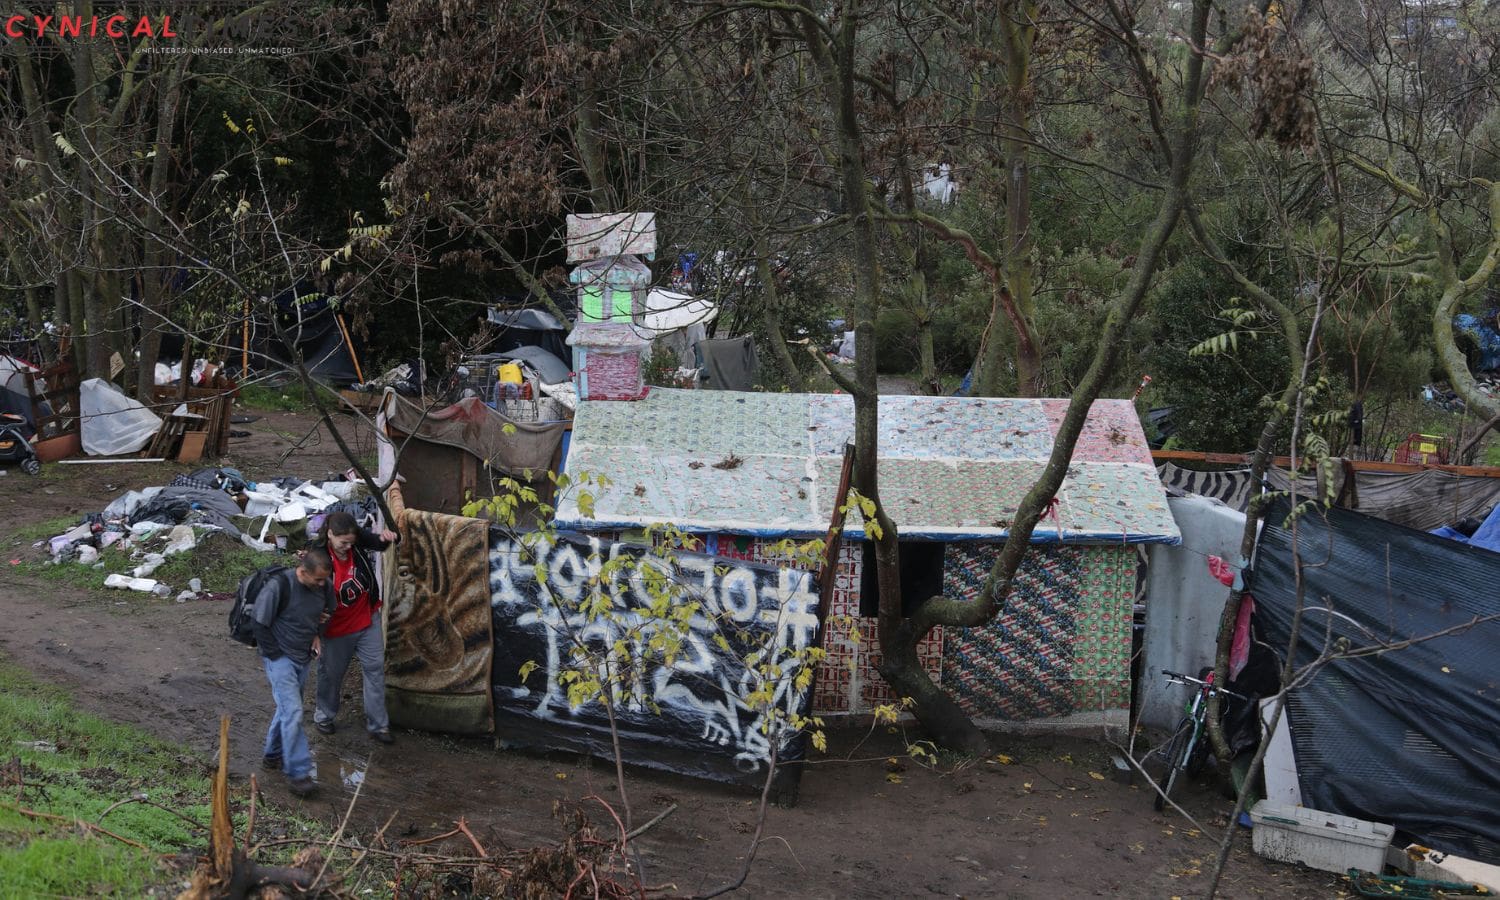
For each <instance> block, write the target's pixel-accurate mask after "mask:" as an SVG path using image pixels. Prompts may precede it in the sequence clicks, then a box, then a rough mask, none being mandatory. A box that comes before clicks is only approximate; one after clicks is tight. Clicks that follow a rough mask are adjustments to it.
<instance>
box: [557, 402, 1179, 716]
mask: <svg viewBox="0 0 1500 900" xmlns="http://www.w3.org/2000/svg"><path fill="white" fill-rule="evenodd" d="M880 404H881V406H880V450H881V459H880V475H881V493H882V498H883V500H884V503H885V506H886V510H887V512H888V513H889V514H890V515H891V517H892V518H893V519H895V521H896V522H897V524H898V525H899V526H900V533H901V537H902V541H903V543H902V548H901V558H902V562H903V567H902V579H903V584H902V587H903V594H904V595H905V596H906V597H910V598H915V597H919V596H927V595H930V594H931V593H935V592H937V591H939V590H941V591H942V592H943V593H945V594H946V595H947V596H950V597H969V598H972V597H974V596H976V595H977V592H978V591H979V589H980V585H981V583H982V581H983V579H984V576H985V574H986V573H987V572H988V570H989V568H990V565H991V564H992V563H993V562H994V560H995V558H996V554H997V553H998V548H999V543H1000V542H1001V541H1003V540H1004V538H1005V537H1006V535H1007V533H1008V529H1009V522H1010V519H1011V517H1012V516H1014V515H1015V510H1016V508H1017V506H1018V505H1019V504H1020V502H1021V498H1022V497H1023V496H1024V494H1025V492H1026V491H1027V490H1028V489H1029V488H1030V487H1031V485H1032V484H1033V483H1034V482H1035V480H1036V478H1037V477H1038V475H1039V474H1040V473H1041V471H1042V469H1043V467H1044V466H1045V464H1046V459H1047V457H1048V455H1049V454H1050V453H1051V450H1052V444H1053V438H1054V436H1055V434H1056V431H1057V427H1058V424H1059V423H1060V422H1061V420H1062V417H1063V414H1064V412H1065V410H1066V408H1067V405H1068V401H1066V400H1020V399H1000V398H954V397H908V396H900V397H897V396H892V397H882V398H881V401H880ZM853 423H854V406H853V401H852V400H851V399H850V398H849V397H847V396H843V395H825V394H769V393H739V392H731V391H682V390H670V389H660V388H657V389H653V390H652V391H651V393H650V394H649V395H648V396H647V397H646V398H645V399H644V400H640V401H637V402H634V403H618V402H601V401H585V402H583V403H581V404H580V406H579V410H578V413H577V416H576V418H575V420H574V423H573V436H572V441H571V445H570V449H569V455H568V460H567V468H568V471H569V472H570V473H574V474H575V475H582V474H587V475H589V476H593V477H599V476H603V477H605V478H607V479H608V480H609V481H610V482H611V484H610V486H609V487H607V488H604V489H602V490H591V492H590V493H591V494H592V504H591V505H590V507H589V508H588V509H587V510H585V509H583V508H581V507H580V506H579V504H578V503H577V502H576V496H564V497H562V498H560V500H559V509H558V513H557V524H558V525H559V526H560V527H562V528H565V529H574V530H577V531H580V532H584V533H588V534H592V535H598V536H602V537H606V538H615V537H622V538H623V539H627V540H628V539H629V537H630V533H631V532H632V531H633V530H635V529H639V528H641V527H643V526H646V525H649V524H653V523H670V524H672V525H675V526H677V527H678V528H682V529H685V530H687V531H690V532H694V533H696V534H698V535H700V536H701V541H702V549H703V550H704V552H706V553H708V554H711V555H716V556H721V557H729V558H735V559H742V560H747V561H758V560H762V559H764V558H766V553H767V548H768V547H769V546H770V545H771V544H773V543H774V542H776V541H777V540H780V539H782V538H798V539H807V538H813V537H818V538H821V537H824V536H825V534H826V532H827V530H828V526H829V522H830V520H831V518H832V515H833V505H834V503H835V500H834V496H835V492H836V489H837V485H838V483H839V476H840V470H841V460H842V455H843V450H844V445H845V443H846V442H847V441H850V440H852V438H853V431H854V427H853ZM850 525H851V527H850V530H849V531H848V532H847V533H846V534H847V536H848V537H849V538H852V539H853V540H850V541H848V542H846V544H845V545H844V547H843V549H842V551H841V553H840V556H839V560H838V568H837V573H836V588H835V591H834V595H833V606H832V614H833V615H834V616H835V617H852V620H853V622H854V623H855V626H856V627H857V629H858V633H859V639H858V640H857V641H856V640H855V638H854V636H853V634H854V632H853V630H852V629H851V627H850V624H849V621H848V620H847V619H843V618H838V619H835V620H834V623H833V624H832V625H831V626H830V627H829V628H828V631H827V634H826V635H825V638H824V644H823V647H824V649H825V650H827V652H828V654H829V660H828V662H827V663H826V664H825V665H824V666H822V667H821V669H820V670H819V672H818V678H817V684H816V688H815V691H816V693H815V697H814V709H815V711H816V712H818V713H819V714H824V715H839V714H855V713H864V712H867V711H869V710H870V709H871V708H872V706H873V705H874V704H877V703H882V702H889V701H891V700H894V699H896V698H894V697H893V696H892V695H891V692H890V690H889V688H887V686H886V685H885V683H884V682H883V681H882V680H881V679H880V676H879V675H878V674H877V672H876V666H877V664H878V662H879V653H880V650H879V645H878V642H877V640H876V637H875V635H876V624H877V623H876V620H875V618H874V616H875V615H876V612H877V609H878V602H877V595H876V587H875V582H874V572H873V568H874V567H873V563H872V557H873V554H871V553H870V545H868V544H867V543H865V542H863V541H862V540H860V539H861V538H863V533H862V532H861V531H860V529H859V526H858V522H857V520H853V519H851V523H850ZM1179 540H1180V537H1179V533H1178V529H1177V525H1176V523H1175V522H1174V521H1173V519H1172V516H1171V513H1170V511H1169V510H1168V507H1167V498H1166V495H1165V494H1164V492H1163V490H1162V487H1161V483H1160V481H1159V480H1158V479H1157V477H1156V472H1155V470H1154V469H1153V467H1152V463H1151V456H1150V452H1149V450H1148V449H1147V446H1146V440H1145V436H1144V434H1143V433H1142V430H1141V426H1140V422H1139V419H1138V418H1137V417H1136V414H1135V410H1134V408H1133V407H1132V405H1131V404H1130V403H1129V402H1128V401H1124V400H1103V401H1099V402H1097V403H1096V404H1095V405H1094V408H1093V411H1092V413H1091V415H1090V417H1089V419H1088V423H1087V425H1086V427H1085V431H1084V434H1083V436H1082V439H1081V440H1080V442H1079V445H1078V448H1077V452H1076V454H1075V456H1074V461H1073V464H1072V465H1071V466H1070V468H1069V476H1068V478H1067V480H1066V481H1065V483H1064V485H1063V488H1062V490H1061V492H1060V493H1059V495H1058V503H1057V506H1056V512H1055V514H1049V515H1048V516H1047V518H1046V519H1044V520H1043V522H1041V523H1040V525H1039V527H1038V528H1037V531H1036V533H1035V534H1034V536H1033V543H1034V545H1035V546H1034V548H1033V549H1032V551H1031V553H1030V554H1029V555H1028V557H1027V559H1026V561H1025V563H1024V564H1023V566H1022V568H1021V571H1020V574H1019V578H1018V580H1017V583H1016V587H1015V590H1014V592H1013V593H1012V595H1011V596H1010V598H1009V599H1008V600H1007V602H1006V605H1005V609H1004V612H1003V613H1002V615H1001V616H1000V617H999V618H997V619H996V620H995V621H993V622H991V623H990V624H987V625H985V626H982V627H979V628H970V629H944V628H939V629H936V630H934V631H933V633H932V634H931V635H930V636H929V637H928V638H927V639H926V640H925V641H924V642H923V644H922V646H921V647H920V648H919V655H920V658H921V660H922V662H923V664H924V665H925V666H926V668H927V671H928V673H929V674H930V675H931V676H932V677H933V678H934V679H936V680H938V681H939V682H940V683H941V684H942V685H943V686H944V687H945V688H946V689H947V690H948V691H949V692H950V693H952V694H953V696H955V697H956V698H957V699H958V700H959V702H960V703H961V704H962V705H963V707H964V709H965V710H966V711H967V712H969V713H970V714H971V715H973V716H975V717H977V718H978V719H979V720H981V721H983V722H985V723H987V724H994V725H1002V726H1007V725H1008V726H1012V727H1034V726H1038V725H1045V726H1048V727H1067V726H1072V725H1099V724H1103V725H1108V726H1118V727H1123V726H1125V724H1126V722H1127V719H1128V714H1129V707H1130V653H1131V612H1132V602H1133V599H1134V596H1135V589H1136V577H1137V562H1136V552H1135V548H1134V547H1132V546H1131V545H1132V544H1136V543H1142V542H1145V543H1176V542H1178V541H1179Z"/></svg>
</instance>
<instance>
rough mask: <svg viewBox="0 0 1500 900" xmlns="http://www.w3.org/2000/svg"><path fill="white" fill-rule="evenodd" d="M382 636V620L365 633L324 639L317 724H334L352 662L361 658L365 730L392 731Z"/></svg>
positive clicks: (319, 673) (315, 715) (319, 674)
mask: <svg viewBox="0 0 1500 900" xmlns="http://www.w3.org/2000/svg"><path fill="white" fill-rule="evenodd" d="M384 644H385V642H384V640H382V635H381V633H380V619H379V618H376V620H375V621H373V622H371V623H370V627H369V628H366V629H365V630H364V631H356V632H355V633H353V634H346V635H341V636H340V637H336V638H324V639H323V652H322V654H320V655H319V656H318V704H317V709H316V710H315V711H314V712H313V721H314V722H332V721H333V720H334V719H336V718H338V714H339V693H340V691H341V689H342V688H343V686H344V673H345V672H347V671H348V670H349V660H350V659H352V658H354V657H355V656H358V657H359V667H360V669H361V672H362V674H363V676H364V677H363V678H362V679H361V681H363V682H364V686H365V691H364V694H365V727H366V728H367V729H369V730H370V731H372V732H375V731H389V730H390V727H391V719H390V717H389V716H388V715H386V712H385V647H384Z"/></svg>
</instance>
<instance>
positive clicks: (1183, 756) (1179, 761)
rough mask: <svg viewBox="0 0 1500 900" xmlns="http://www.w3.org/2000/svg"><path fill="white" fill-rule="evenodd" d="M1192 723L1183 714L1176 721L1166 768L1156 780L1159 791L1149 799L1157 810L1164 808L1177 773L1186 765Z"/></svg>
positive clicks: (1191, 740) (1192, 727) (1168, 750)
mask: <svg viewBox="0 0 1500 900" xmlns="http://www.w3.org/2000/svg"><path fill="white" fill-rule="evenodd" d="M1194 725H1195V723H1194V722H1193V719H1192V717H1190V716H1183V717H1182V721H1181V722H1179V723H1177V732H1176V733H1175V734H1173V735H1172V743H1171V745H1170V746H1169V747H1168V748H1167V770H1166V771H1165V772H1163V773H1162V775H1161V780H1160V781H1158V782H1157V785H1158V786H1160V787H1161V791H1160V792H1159V793H1157V794H1156V796H1155V797H1154V798H1153V799H1152V801H1151V803H1152V806H1153V807H1154V808H1155V809H1156V811H1157V812H1161V811H1162V810H1163V809H1165V808H1166V806H1167V795H1169V794H1171V793H1172V786H1173V785H1175V784H1176V783H1177V775H1178V773H1179V772H1181V771H1182V770H1183V768H1185V767H1186V766H1187V763H1188V760H1187V755H1188V752H1189V747H1188V745H1189V744H1190V743H1192V742H1193V732H1194V730H1195V729H1194Z"/></svg>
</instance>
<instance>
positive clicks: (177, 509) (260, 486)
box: [37, 467, 379, 603]
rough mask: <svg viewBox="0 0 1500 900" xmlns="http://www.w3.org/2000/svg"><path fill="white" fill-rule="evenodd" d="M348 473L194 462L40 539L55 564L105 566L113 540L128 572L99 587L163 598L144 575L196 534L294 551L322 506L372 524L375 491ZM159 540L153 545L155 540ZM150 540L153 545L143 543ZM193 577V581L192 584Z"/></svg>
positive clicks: (317, 522) (322, 514)
mask: <svg viewBox="0 0 1500 900" xmlns="http://www.w3.org/2000/svg"><path fill="white" fill-rule="evenodd" d="M357 479H358V476H357V475H355V473H353V472H352V471H351V472H347V473H345V474H344V475H342V476H330V477H328V478H326V479H322V480H317V481H311V480H305V479H299V478H292V477H285V476H284V477H281V478H277V479H275V480H274V481H262V482H254V481H249V480H247V479H246V478H245V476H244V475H243V474H242V473H241V472H239V470H237V469H232V468H228V467H223V468H206V469H199V470H197V471H195V472H192V473H190V474H189V473H184V474H181V475H178V476H177V477H176V478H174V479H172V482H171V484H168V485H163V486H160V487H148V488H144V489H142V490H138V491H126V492H125V493H124V494H121V495H120V496H119V497H117V498H115V500H114V501H113V502H111V503H110V504H109V505H108V506H106V507H105V508H104V509H103V510H101V511H100V512H97V513H90V514H89V515H87V516H85V517H84V518H83V521H82V522H80V523H79V524H78V525H76V526H75V527H73V528H71V529H69V530H67V531H65V532H63V533H62V534H59V535H57V536H56V537H53V538H51V539H49V540H44V541H38V542H37V546H38V547H43V546H45V547H46V549H47V551H48V553H49V555H50V556H51V562H52V563H53V564H56V565H60V564H63V563H70V562H71V563H76V564H79V565H85V566H92V567H93V568H96V569H103V568H104V567H105V563H104V561H103V560H102V559H101V558H100V554H101V553H102V552H103V551H105V550H107V549H109V548H111V547H113V548H115V549H117V550H120V551H123V552H125V553H127V554H129V557H130V559H131V560H132V561H134V562H137V565H135V566H134V567H133V568H132V569H130V570H129V572H128V574H127V573H125V572H119V573H114V574H111V575H109V576H108V577H107V578H106V579H105V582H104V584H105V587H111V588H122V589H128V590H133V591H141V592H143V593H150V594H155V595H156V596H158V597H163V598H165V597H169V596H171V595H172V588H171V587H170V586H168V585H166V584H163V583H161V582H159V581H157V580H156V579H154V578H152V577H151V575H152V573H153V572H155V571H156V569H157V568H159V567H160V566H161V565H162V563H164V562H166V559H167V557H168V556H172V555H173V554H177V553H184V552H187V551H190V550H192V549H193V548H194V547H196V546H197V545H198V543H199V541H201V540H202V539H203V538H205V537H207V536H208V535H210V534H213V533H215V532H220V533H223V534H224V535H226V536H228V537H229V538H230V539H232V540H237V541H240V542H241V543H243V544H244V545H245V546H247V547H250V548H251V549H254V550H257V551H262V552H272V551H276V550H284V551H290V550H297V549H299V548H300V547H302V546H303V545H304V544H305V543H306V542H307V540H308V539H309V538H311V537H312V536H313V535H315V534H317V532H318V531H319V530H320V529H321V528H322V527H323V521H324V519H326V518H327V516H328V515H329V514H330V513H333V512H336V511H339V510H343V511H346V512H349V513H350V514H352V515H353V516H354V518H355V520H356V521H357V522H359V523H360V524H361V525H365V526H372V525H373V524H374V523H375V521H376V520H377V518H378V516H379V508H378V505H377V504H376V502H375V498H373V497H370V496H368V494H366V493H365V490H364V484H363V482H362V481H359V480H357ZM163 539H164V543H163V544H162V545H161V546H160V547H156V542H157V541H158V540H163ZM152 547H155V549H149V548H152ZM194 582H197V583H194ZM201 591H202V584H201V582H200V581H199V579H196V578H194V579H192V582H190V583H189V585H188V589H187V590H184V591H182V592H181V593H179V594H178V595H177V601H178V602H179V603H181V602H185V601H187V600H191V599H195V598H196V596H197V595H198V593H199V592H201Z"/></svg>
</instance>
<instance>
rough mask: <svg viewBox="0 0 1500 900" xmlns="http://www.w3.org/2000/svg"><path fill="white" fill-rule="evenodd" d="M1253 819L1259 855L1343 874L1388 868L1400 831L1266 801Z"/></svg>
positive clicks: (1392, 827)
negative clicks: (1387, 851)
mask: <svg viewBox="0 0 1500 900" xmlns="http://www.w3.org/2000/svg"><path fill="white" fill-rule="evenodd" d="M1250 820H1251V821H1252V822H1253V823H1254V824H1255V830H1254V831H1253V833H1252V844H1253V846H1254V847H1255V853H1256V855H1257V856H1264V857H1265V858H1266V859H1274V860H1277V861H1278V862H1285V863H1302V864H1303V865H1305V866H1307V867H1309V868H1313V869H1322V870H1323V871H1325V872H1337V873H1339V874H1340V875H1342V874H1344V873H1345V872H1347V871H1349V870H1350V869H1359V870H1361V871H1364V872H1375V873H1377V874H1378V873H1379V872H1380V871H1381V870H1382V869H1384V868H1385V848H1386V847H1388V846H1390V843H1391V837H1392V836H1393V835H1394V834H1395V833H1396V829H1395V827H1394V826H1391V825H1382V824H1380V823H1378V822H1366V821H1364V820H1363V819H1352V818H1350V817H1349V816H1340V815H1335V814H1333V813H1326V812H1319V811H1318V810H1316V809H1308V808H1307V807H1305V806H1277V805H1275V804H1272V803H1268V802H1266V801H1265V800H1262V801H1260V802H1259V803H1257V804H1255V808H1254V809H1252V810H1250Z"/></svg>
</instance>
